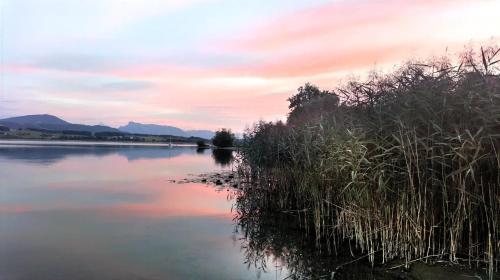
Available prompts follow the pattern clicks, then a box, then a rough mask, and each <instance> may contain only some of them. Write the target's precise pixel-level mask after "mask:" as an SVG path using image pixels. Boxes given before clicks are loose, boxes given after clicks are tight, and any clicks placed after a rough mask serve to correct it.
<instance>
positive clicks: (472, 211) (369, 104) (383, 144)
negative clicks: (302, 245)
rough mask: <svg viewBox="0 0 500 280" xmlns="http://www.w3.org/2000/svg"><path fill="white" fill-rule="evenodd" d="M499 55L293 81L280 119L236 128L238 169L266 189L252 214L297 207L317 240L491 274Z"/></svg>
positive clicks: (499, 175) (497, 224) (498, 160)
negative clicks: (320, 85) (335, 84)
mask: <svg viewBox="0 0 500 280" xmlns="http://www.w3.org/2000/svg"><path fill="white" fill-rule="evenodd" d="M498 53H499V50H498V49H495V48H488V49H485V50H483V49H481V52H480V53H479V54H478V55H476V54H474V53H473V52H468V53H466V54H464V55H463V56H462V57H460V59H459V62H458V63H457V65H452V63H451V62H450V59H442V60H438V61H433V62H425V63H424V62H413V63H407V64H405V65H403V66H402V67H401V68H400V69H399V70H398V71H395V72H394V73H391V74H388V75H381V74H372V75H370V77H369V78H368V79H367V80H366V81H364V82H361V81H351V82H349V83H347V84H346V85H345V86H342V87H339V88H337V89H336V90H335V91H331V92H329V91H320V90H319V89H317V88H315V87H314V86H311V85H306V87H304V88H300V89H299V93H298V94H297V95H296V96H295V97H292V98H291V99H289V101H290V102H291V104H290V109H291V112H290V115H289V119H288V122H287V124H286V125H285V124H283V123H281V122H278V123H259V124H257V125H255V126H254V127H253V128H252V129H250V130H249V131H247V132H246V134H245V136H244V145H243V149H242V165H241V166H240V170H241V172H242V173H243V174H244V175H245V176H248V177H249V178H251V179H252V180H254V181H256V182H257V183H259V182H260V184H254V185H257V186H258V187H259V188H261V187H265V188H266V189H267V194H268V199H261V200H260V201H258V202H256V203H257V205H259V206H260V207H261V208H262V209H260V210H259V211H264V210H266V209H272V210H273V211H290V210H293V209H295V210H296V209H303V211H301V212H299V214H300V215H301V216H302V219H301V221H303V226H304V227H305V228H306V229H308V228H313V229H314V232H315V236H316V239H317V242H318V244H326V246H327V248H328V250H331V251H335V250H336V249H337V245H338V244H342V243H343V242H344V241H346V240H347V241H352V242H354V243H355V244H356V245H357V246H356V247H357V248H358V249H359V251H361V252H363V254H368V258H369V260H370V261H371V262H372V263H375V257H376V256H377V257H378V258H379V259H380V262H386V261H388V260H391V259H395V258H401V259H403V260H405V261H406V264H409V263H411V261H412V260H415V259H420V258H428V257H431V256H432V257H436V258H447V259H449V260H450V261H452V262H457V261H458V260H461V259H466V260H468V261H469V264H472V263H475V264H487V265H488V273H489V275H490V276H491V277H493V276H492V275H493V271H494V266H495V265H496V264H495V263H498V258H499V255H500V236H499V234H500V187H499V186H500V153H499V152H498V151H499V150H500V76H499V73H500V71H499V68H498V64H499V63H498V60H497V58H496V57H497V56H498ZM476 57H478V59H476ZM305 89H307V91H310V92H312V93H304V92H305ZM325 98H328V101H324V100H325ZM292 102H293V103H292ZM254 207H255V205H254Z"/></svg>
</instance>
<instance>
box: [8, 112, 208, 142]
mask: <svg viewBox="0 0 500 280" xmlns="http://www.w3.org/2000/svg"><path fill="white" fill-rule="evenodd" d="M1 126H4V127H8V128H10V129H35V130H50V131H84V132H92V133H96V132H113V133H130V134H143V135H172V136H179V137H186V138H189V137H198V138H204V139H211V138H212V137H213V136H214V132H213V131H210V130H186V131H184V130H182V129H180V128H178V127H175V126H168V125H157V124H141V123H136V122H129V123H128V124H127V125H125V126H121V127H119V128H118V129H116V128H113V127H109V126H105V125H84V124H74V123H70V122H67V121H65V120H62V119H60V118H58V117H56V116H52V115H47V114H42V115H26V116H19V117H12V118H6V119H0V127H1Z"/></svg>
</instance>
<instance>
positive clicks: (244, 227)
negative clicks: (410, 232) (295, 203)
mask: <svg viewBox="0 0 500 280" xmlns="http://www.w3.org/2000/svg"><path fill="white" fill-rule="evenodd" d="M235 196H236V197H235V200H236V204H235V209H236V213H237V215H236V217H235V221H236V223H237V224H236V231H237V232H239V233H240V234H242V236H243V237H244V238H243V239H242V245H241V246H242V251H243V253H244V256H245V262H246V263H247V265H248V266H254V267H259V268H262V269H263V270H273V269H275V267H276V266H278V267H282V268H286V269H287V270H288V273H289V276H288V277H287V279H353V280H354V279H368V280H375V279H384V280H393V279H394V280H395V279H401V278H399V277H400V275H398V274H397V273H392V272H386V271H383V270H382V269H372V268H371V266H370V264H369V263H368V262H366V261H363V259H360V260H359V261H357V262H352V261H353V259H356V257H354V258H353V255H352V251H351V250H349V244H344V245H340V244H337V251H334V249H333V248H332V246H330V248H332V249H330V250H329V249H328V244H322V245H320V246H318V245H317V244H316V242H315V240H314V238H313V237H314V234H311V233H310V232H309V233H307V232H305V231H304V229H303V228H301V227H298V225H299V223H300V222H301V221H303V219H304V217H302V220H301V217H299V214H298V212H295V213H282V212H278V211H273V210H272V209H268V208H266V206H264V205H267V203H266V202H265V201H266V199H267V197H268V196H267V194H266V192H265V191H264V190H262V189H253V190H247V191H246V192H244V193H243V192H238V193H236V195H235ZM309 230H310V231H313V230H314V229H309ZM340 248H343V249H342V250H341V249H340ZM353 250H355V249H353Z"/></svg>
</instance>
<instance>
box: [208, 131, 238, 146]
mask: <svg viewBox="0 0 500 280" xmlns="http://www.w3.org/2000/svg"><path fill="white" fill-rule="evenodd" d="M234 139H235V137H234V134H233V133H232V132H231V130H230V129H225V128H223V129H221V130H219V131H216V132H215V136H214V137H213V138H212V144H213V145H214V146H216V147H219V148H227V147H232V146H233V144H234Z"/></svg>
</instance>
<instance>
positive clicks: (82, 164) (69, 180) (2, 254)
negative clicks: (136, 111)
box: [0, 142, 288, 280]
mask: <svg viewBox="0 0 500 280" xmlns="http://www.w3.org/2000/svg"><path fill="white" fill-rule="evenodd" d="M43 144H47V143H43ZM228 162H229V160H228V159H227V158H226V159H224V158H222V159H220V158H217V157H215V158H214V156H213V155H212V151H211V150H197V149H196V148H195V147H158V146H156V147H148V146H121V145H117V146H113V145H105V146H102V145H86V144H82V143H80V145H67V143H66V145H39V144H36V142H35V144H34V143H32V142H22V143H16V142H7V143H5V142H2V143H0V279H2V280H4V279H5V280H7V279H9V280H10V279H38V280H44V279H51V280H53V279H72V280H76V279H86V280H90V279H144V280H146V279H174V280H175V279H283V278H286V277H287V275H288V274H287V273H288V272H287V269H286V268H285V267H282V265H280V263H279V262H278V261H277V260H275V259H273V257H272V256H266V258H267V259H268V261H269V262H268V266H267V269H266V271H264V269H262V268H261V267H259V266H255V265H254V264H248V263H247V261H248V260H247V255H246V253H245V250H244V247H245V242H244V240H243V238H242V235H241V234H239V233H237V232H236V231H235V223H234V221H233V217H234V214H233V213H232V212H231V207H232V205H233V201H232V199H231V195H230V193H231V191H230V190H226V189H220V188H215V187H213V186H207V185H204V184H200V183H183V184H180V183H178V182H177V181H178V180H181V179H184V178H187V177H189V176H191V175H190V174H201V173H207V172H219V171H223V170H227V169H229V168H231V167H230V165H228V164H227V163H228ZM173 180H175V182H174V181H173Z"/></svg>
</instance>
